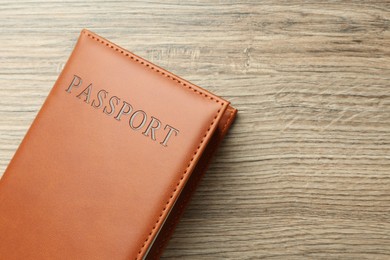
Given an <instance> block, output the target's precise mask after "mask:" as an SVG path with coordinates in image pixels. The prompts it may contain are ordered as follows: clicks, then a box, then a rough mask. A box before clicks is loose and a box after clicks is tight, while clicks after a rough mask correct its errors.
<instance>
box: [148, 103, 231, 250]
mask: <svg viewBox="0 0 390 260" xmlns="http://www.w3.org/2000/svg"><path fill="white" fill-rule="evenodd" d="M233 114H234V110H230V115H229V117H228V119H227V120H226V123H225V124H224V126H223V127H222V131H221V133H222V135H223V134H224V132H225V130H226V128H227V127H228V125H229V123H230V122H231V121H232V119H233ZM206 167H207V164H206V165H205V166H204V168H206ZM202 171H204V169H203V170H202ZM199 178H200V176H199ZM197 184H198V183H197V181H196V182H195V184H193V185H192V186H191V187H190V189H189V193H188V194H189V195H187V196H186V197H185V199H184V202H183V204H182V205H180V206H179V211H178V212H180V213H179V214H177V216H176V217H175V218H174V219H173V220H172V222H171V225H170V227H169V229H168V230H167V233H171V232H172V230H173V228H174V226H175V224H176V222H177V221H178V220H179V218H180V215H181V213H182V211H183V209H184V204H185V203H186V200H188V199H189V198H190V196H191V195H190V194H191V193H192V192H193V190H194V189H196V187H197V186H198V185H197ZM167 240H168V238H167V237H165V238H164V239H163V240H162V241H161V243H160V246H159V248H158V249H157V251H156V254H155V255H156V256H159V255H160V254H161V251H162V249H163V247H164V244H165V242H166V241H167Z"/></svg>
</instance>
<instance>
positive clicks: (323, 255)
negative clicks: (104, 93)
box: [0, 0, 390, 259]
mask: <svg viewBox="0 0 390 260" xmlns="http://www.w3.org/2000/svg"><path fill="white" fill-rule="evenodd" d="M389 9H390V3H389V2H388V1H329V2H327V1H312V2H310V1H303V0H291V1H267V0H265V1H179V0H177V1H173V0H166V1H131V2H127V1H119V0H111V1H103V0H101V1H86V2H85V1H70V0H63V1H47V2H46V1H45V2H44V1H38V0H28V1H27V0H24V1H10V2H4V1H1V3H0V32H1V33H0V85H1V88H0V172H3V171H4V170H5V168H6V166H7V165H8V163H9V161H10V159H11V158H12V155H13V154H14V152H15V150H16V148H17V147H18V145H19V143H20V142H21V140H22V138H23V136H24V134H25V133H26V131H27V129H28V127H29V125H30V124H31V122H32V120H33V118H34V117H35V115H36V113H37V111H38V109H39V108H40V106H41V105H42V103H43V101H44V99H45V97H46V96H47V94H48V92H49V90H50V88H51V87H52V85H53V83H54V81H55V79H56V78H57V76H58V74H59V72H60V71H61V68H62V66H63V65H64V63H65V62H66V60H67V58H68V56H69V54H70V52H71V50H72V48H73V46H74V43H75V41H76V39H77V37H78V34H79V32H80V30H81V29H82V28H84V27H86V28H89V29H91V30H93V31H95V32H97V33H98V34H101V35H102V36H105V37H106V38H108V39H110V40H112V41H114V42H116V43H118V44H119V45H121V46H123V47H125V48H127V49H129V50H131V51H133V52H135V53H136V54H139V55H140V56H143V57H145V58H146V59H149V60H151V61H153V62H155V63H157V64H159V65H161V66H162V67H165V68H166V69H168V70H171V71H173V72H174V73H176V74H178V75H180V76H182V77H184V78H186V79H188V80H190V81H192V82H194V83H195V84H198V85H200V86H202V87H204V88H206V89H208V90H210V91H212V92H214V93H216V94H218V95H220V96H223V97H225V98H226V99H228V100H230V101H231V102H232V103H233V104H234V106H236V107H237V108H238V109H239V117H238V119H237V121H236V123H235V125H234V127H233V128H232V130H231V132H230V133H229V135H228V136H227V138H226V140H225V141H224V143H223V146H222V147H221V149H220V150H219V151H218V153H217V156H216V158H215V159H214V162H213V164H212V165H211V167H210V169H209V171H208V173H207V174H206V176H205V178H204V179H203V182H202V184H201V186H200V187H199V189H198V191H197V193H196V195H195V197H194V198H193V200H192V202H191V204H190V206H189V208H188V210H187V211H186V213H185V216H184V218H183V219H182V221H181V223H180V224H179V226H178V228H177V230H176V232H175V234H174V237H173V239H172V240H171V242H170V244H169V246H168V248H167V250H166V251H165V253H164V258H165V259H174V258H179V259H225V258H230V259H260V258H261V259H262V258H265V259H390V160H389V159H390V86H389V80H390V59H389V54H390V48H389V45H390V32H389V26H390V20H389V19H390V13H389Z"/></svg>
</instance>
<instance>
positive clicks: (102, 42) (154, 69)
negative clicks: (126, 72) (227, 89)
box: [83, 31, 223, 106]
mask: <svg viewBox="0 0 390 260" xmlns="http://www.w3.org/2000/svg"><path fill="white" fill-rule="evenodd" d="M83 33H84V34H86V35H87V36H88V37H89V38H91V39H92V40H96V41H97V42H100V43H101V44H104V45H105V46H106V47H108V48H111V49H113V50H115V51H117V52H118V53H120V54H123V55H124V56H126V57H128V58H130V59H131V60H133V61H136V62H138V63H140V64H142V65H144V66H145V67H147V68H149V69H151V70H153V71H155V72H157V73H159V74H160V75H162V76H164V77H167V78H170V79H171V80H173V81H175V82H177V83H179V84H180V85H182V86H183V87H186V88H188V89H190V90H192V91H193V92H195V93H197V94H199V95H201V96H203V97H206V98H208V99H210V100H213V101H215V102H216V103H219V102H220V101H219V100H218V99H216V98H214V97H212V96H210V95H208V94H206V93H203V92H202V91H200V90H198V89H195V88H193V87H192V86H190V85H188V84H187V83H185V82H183V81H182V80H180V79H179V78H177V77H175V76H172V75H169V74H168V73H166V72H164V71H162V70H161V69H159V68H156V67H154V66H152V65H151V64H149V63H148V62H146V61H145V60H143V59H140V58H138V57H136V56H134V55H133V54H132V53H130V52H129V51H126V50H123V49H120V48H118V47H116V46H114V45H112V44H110V43H109V42H106V41H104V40H102V39H100V38H99V37H97V36H94V35H92V34H91V33H88V32H86V31H83ZM221 103H222V104H221V106H223V102H221Z"/></svg>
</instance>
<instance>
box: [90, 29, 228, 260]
mask: <svg viewBox="0 0 390 260" xmlns="http://www.w3.org/2000/svg"><path fill="white" fill-rule="evenodd" d="M83 33H84V34H86V35H87V36H88V37H89V38H90V39H92V40H96V41H97V42H100V43H101V44H104V45H105V46H106V47H109V48H111V49H113V50H115V51H117V52H118V53H121V54H123V55H124V56H126V57H129V58H130V59H132V60H134V61H136V62H138V63H140V64H142V65H144V66H146V67H148V68H150V69H152V70H153V71H155V72H157V73H159V74H160V75H162V76H165V77H167V78H170V79H172V80H173V81H175V82H177V83H179V84H180V85H182V86H183V87H187V88H188V89H190V90H192V91H193V92H195V93H197V94H199V95H201V96H203V97H205V98H208V99H210V100H213V101H215V102H216V103H220V106H221V108H220V109H218V111H217V114H216V115H215V116H214V118H213V121H212V122H211V124H210V125H209V128H208V129H207V131H206V133H205V134H204V135H203V137H202V140H201V141H200V143H199V145H198V147H197V148H196V151H195V152H194V154H193V155H192V158H191V160H190V161H189V163H188V165H187V168H186V169H185V170H184V172H183V174H182V175H181V177H180V179H179V181H178V182H177V183H176V187H175V189H174V190H173V192H172V194H171V196H170V197H169V199H168V201H167V202H166V203H165V206H164V208H163V209H162V211H161V213H160V215H159V217H158V219H157V221H156V223H155V224H154V225H153V227H152V230H151V231H150V232H149V235H148V237H147V238H146V239H145V241H144V243H143V244H142V246H141V248H140V250H139V251H138V254H137V257H136V258H135V259H136V260H137V259H139V257H140V255H141V253H142V250H143V249H144V247H145V245H146V243H147V242H148V241H149V239H150V237H151V236H152V234H153V232H154V230H155V229H156V227H157V225H158V224H160V222H161V219H162V216H163V215H164V213H165V211H166V210H167V209H168V205H169V203H170V202H171V200H172V199H173V198H174V197H175V195H176V194H177V191H178V187H179V186H180V184H181V183H182V182H183V180H184V176H185V175H186V174H187V173H188V169H189V168H190V167H191V165H192V164H193V161H194V159H195V156H196V155H197V154H198V152H199V149H200V147H201V146H202V144H203V142H204V140H205V138H206V137H207V135H208V134H209V132H210V130H211V128H212V126H213V125H214V123H215V120H216V119H217V117H218V115H219V113H220V111H221V109H222V107H223V105H224V102H219V100H218V99H215V98H213V97H212V96H209V95H207V94H205V93H203V92H201V91H199V90H197V89H194V88H193V87H191V86H189V85H188V84H186V83H184V82H182V81H181V80H180V79H178V78H176V77H174V76H171V75H169V74H167V73H165V72H164V71H161V70H160V69H158V68H155V67H153V66H152V65H150V64H149V63H147V62H144V61H143V60H140V59H139V58H137V57H135V56H133V55H132V54H131V53H129V52H127V51H125V50H121V49H120V48H118V47H116V46H114V45H112V44H110V43H108V42H106V41H104V40H102V39H100V38H99V37H96V36H94V35H92V34H91V33H87V32H86V31H83Z"/></svg>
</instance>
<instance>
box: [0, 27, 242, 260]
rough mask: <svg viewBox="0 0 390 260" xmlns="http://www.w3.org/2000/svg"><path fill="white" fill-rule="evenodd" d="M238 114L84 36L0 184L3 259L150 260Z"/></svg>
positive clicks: (98, 39) (0, 252)
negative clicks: (144, 259)
mask: <svg viewBox="0 0 390 260" xmlns="http://www.w3.org/2000/svg"><path fill="white" fill-rule="evenodd" d="M236 112H237V110H236V109H234V108H233V107H231V106H230V104H229V102H228V101H226V100H224V99H222V98H220V97H218V96H215V95H213V94H212V93H210V92H207V91H206V90H204V89H201V88H200V87H198V86H195V85H193V84H191V83H190V82H188V81H186V80H184V79H182V78H179V77H177V76H175V75H174V74H172V73H170V72H168V71H166V70H164V69H162V68H160V67H158V66H156V65H154V64H152V63H150V62H148V61H146V60H144V59H142V58H140V57H138V56H136V55H134V54H132V53H131V52H129V51H127V50H125V49H123V48H121V47H119V46H117V45H115V44H113V43H111V42H109V41H108V40H106V39H104V38H102V37H100V36H98V35H96V34H94V33H92V32H90V31H88V30H83V31H82V32H81V34H80V37H79V39H78V41H77V44H76V46H75V48H74V50H73V52H72V54H71V56H70V58H69V60H68V62H67V63H66V66H65V67H64V69H63V71H62V72H61V74H60V76H59V78H58V79H57V81H56V83H55V85H54V87H53V88H52V90H51V91H50V94H49V96H48V97H47V99H46V101H45V103H44V104H43V106H42V108H41V110H40V111H39V113H38V115H37V117H36V118H35V120H34V122H33V123H32V125H31V127H30V129H29V130H28V132H27V134H26V136H25V138H24V139H23V141H22V143H21V144H20V146H19V148H18V150H17V151H16V153H15V155H14V157H13V158H12V160H11V162H10V164H9V165H8V167H7V169H6V171H5V173H4V175H3V177H2V179H1V180H0V259H7V260H9V259H143V258H147V259H155V258H158V257H159V256H160V254H161V252H162V250H163V248H164V246H165V245H166V243H167V241H168V239H169V237H170V235H171V234H172V232H173V229H174V227H175V225H176V224H177V221H178V219H179V217H180V216H181V214H182V212H183V209H184V207H185V205H186V204H187V202H188V200H189V198H190V196H191V194H192V193H193V191H194V189H195V187H196V185H197V183H198V181H199V180H200V177H201V176H202V174H203V173H204V171H205V169H206V167H207V164H208V163H209V160H210V157H211V155H212V154H213V152H214V151H215V149H216V147H217V146H218V144H219V143H220V141H221V140H222V138H223V137H224V135H225V134H226V131H227V130H228V128H229V127H230V125H231V124H232V122H233V120H234V118H235V115H236Z"/></svg>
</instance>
